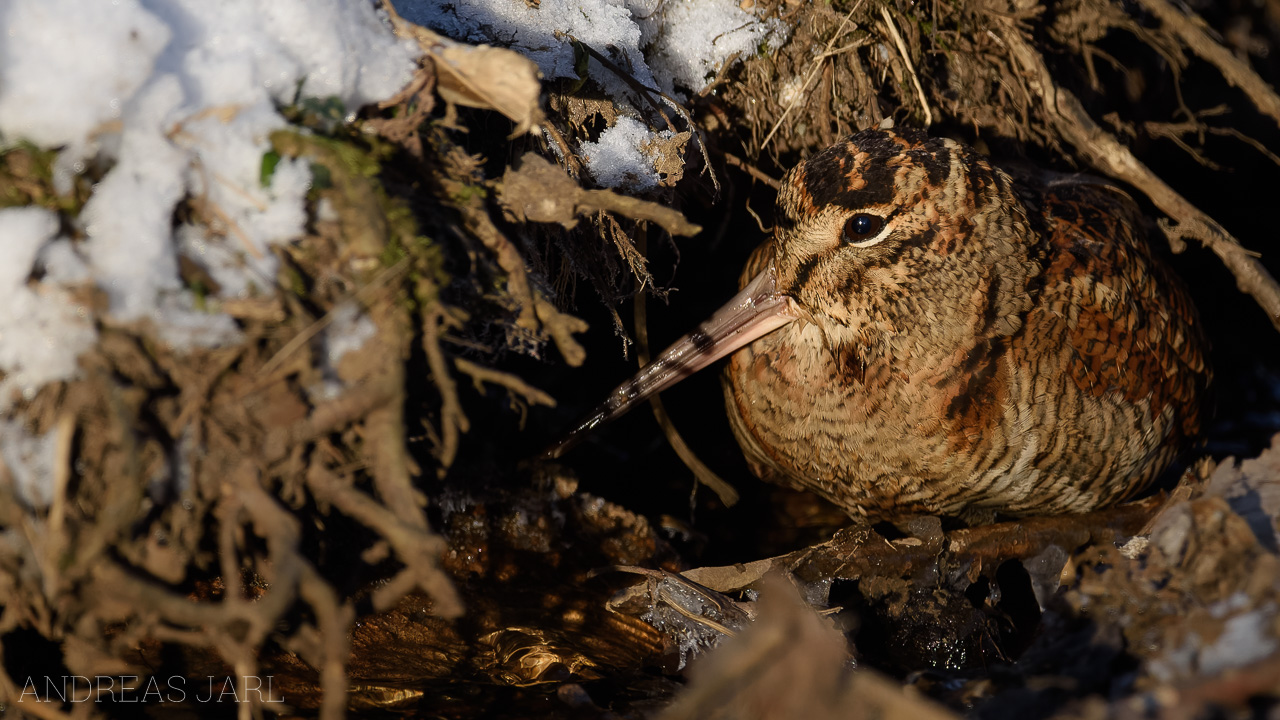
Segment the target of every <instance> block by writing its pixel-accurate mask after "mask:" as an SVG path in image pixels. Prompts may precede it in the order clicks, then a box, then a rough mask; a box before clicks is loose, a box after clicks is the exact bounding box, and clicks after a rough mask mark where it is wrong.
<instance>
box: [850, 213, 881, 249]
mask: <svg viewBox="0 0 1280 720" xmlns="http://www.w3.org/2000/svg"><path fill="white" fill-rule="evenodd" d="M883 229H884V218H882V217H880V216H879V215H871V214H870V213H858V214H857V215H854V216H853V217H851V218H849V219H848V220H847V221H845V224H844V239H845V241H846V242H852V243H856V242H862V241H863V240H870V239H871V238H873V237H875V236H876V234H877V233H879V232H880V231H881V230H883Z"/></svg>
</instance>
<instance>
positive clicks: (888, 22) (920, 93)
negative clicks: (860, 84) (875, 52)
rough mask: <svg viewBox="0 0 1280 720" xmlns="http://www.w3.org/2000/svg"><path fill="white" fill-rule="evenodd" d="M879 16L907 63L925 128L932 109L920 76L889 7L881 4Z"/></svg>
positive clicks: (930, 119)
mask: <svg viewBox="0 0 1280 720" xmlns="http://www.w3.org/2000/svg"><path fill="white" fill-rule="evenodd" d="M880 16H881V17H883V18H884V24H885V26H886V27H888V28H889V36H890V37H892V38H893V43H894V44H895V45H897V46H898V54H899V55H901V56H902V62H904V63H906V65H907V75H909V76H910V77H911V84H912V85H914V86H915V89H916V96H917V97H919V98H920V107H921V108H922V109H923V110H924V126H925V127H926V128H927V127H929V126H930V125H932V124H933V111H932V110H930V109H929V100H928V99H926V98H925V96H924V88H922V87H920V77H919V76H918V75H916V66H915V63H913V62H911V53H909V52H907V44H906V43H905V42H903V40H902V35H901V34H900V33H899V32H898V25H897V24H896V23H894V22H893V16H892V15H890V14H889V8H887V7H885V6H884V5H881V6H880Z"/></svg>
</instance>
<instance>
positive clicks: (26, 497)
mask: <svg viewBox="0 0 1280 720" xmlns="http://www.w3.org/2000/svg"><path fill="white" fill-rule="evenodd" d="M57 446H58V430H57V429H56V428H55V429H53V430H50V431H49V432H47V433H45V434H43V435H32V434H31V433H29V432H27V428H26V426H25V425H23V423H22V421H20V420H3V419H0V461H3V462H4V465H5V467H6V468H8V469H9V476H10V477H11V478H13V484H14V490H15V491H16V494H17V496H18V501H19V502H21V503H22V504H24V505H26V506H27V508H28V509H31V510H43V509H45V508H47V507H49V504H50V503H52V502H53V472H54V465H55V464H56V462H57V458H56V457H55V455H54V453H55V451H56V449H57Z"/></svg>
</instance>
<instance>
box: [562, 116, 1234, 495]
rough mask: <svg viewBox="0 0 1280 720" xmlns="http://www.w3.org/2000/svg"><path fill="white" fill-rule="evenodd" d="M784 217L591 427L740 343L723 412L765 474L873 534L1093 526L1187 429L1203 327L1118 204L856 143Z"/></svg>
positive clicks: (972, 161)
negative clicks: (867, 523)
mask: <svg viewBox="0 0 1280 720" xmlns="http://www.w3.org/2000/svg"><path fill="white" fill-rule="evenodd" d="M778 210H779V212H778V217H777V227H776V230H775V233H774V237H773V238H772V239H771V240H770V241H768V242H766V243H765V244H764V245H762V246H761V247H760V248H759V249H757V250H756V252H755V254H754V255H753V256H752V259H751V261H750V262H749V263H748V266H747V268H746V270H745V272H744V274H743V281H742V282H743V287H744V292H743V293H742V294H740V295H739V296H738V297H737V298H735V299H734V301H732V302H731V303H730V304H729V305H728V306H726V308H725V310H722V311H721V312H720V313H718V314H717V316H716V317H715V318H713V319H712V320H711V321H709V322H708V323H704V326H703V327H701V328H700V329H699V330H697V331H695V332H694V333H692V334H691V335H690V336H689V337H687V338H686V339H685V340H684V341H682V343H678V344H677V345H676V346H673V348H672V350H670V351H669V352H668V353H666V354H664V356H663V357H660V358H659V359H658V360H657V361H655V367H653V368H647V369H646V370H645V371H642V372H641V374H640V375H638V376H637V378H635V379H633V380H632V381H631V382H629V383H627V384H625V385H623V386H622V387H621V388H619V390H618V391H617V392H616V393H615V394H614V396H613V397H611V398H610V403H609V404H607V406H606V408H605V409H604V411H603V412H602V413H598V414H597V417H596V420H595V421H593V422H590V423H588V424H586V426H590V425H593V424H595V422H596V421H599V420H600V419H607V418H608V417H611V416H613V415H616V414H618V413H619V412H621V411H622V410H625V408H626V407H628V406H629V405H630V404H632V403H633V402H634V401H635V400H636V399H638V398H639V397H642V396H644V395H645V394H648V393H649V392H652V391H656V390H657V389H661V388H662V387H665V386H667V385H669V384H670V383H671V382H674V380H676V379H679V378H680V377H683V376H684V375H686V374H688V372H691V371H692V369H696V368H697V367H701V366H703V365H705V364H707V362H709V360H707V358H712V357H717V356H722V355H724V354H726V353H727V352H728V351H729V350H732V349H736V348H739V347H741V349H737V352H735V353H734V354H733V355H732V357H731V359H730V361H729V363H728V367H727V368H726V370H725V395H726V402H727V407H728V411H729V417H730V421H731V423H732V425H733V430H734V433H735V435H736V436H737V438H738V441H739V443H740V444H741V445H742V447H743V450H744V451H745V453H746V455H747V458H748V460H749V461H750V463H751V466H752V469H753V470H754V471H755V472H756V474H758V475H760V476H761V477H763V478H765V479H768V480H771V481H775V482H781V483H785V484H789V485H793V486H796V487H800V488H805V489H809V490H813V491H815V492H817V493H819V494H820V495H822V496H824V497H826V498H827V499H829V500H831V501H832V502H834V503H836V504H837V505H840V506H841V507H843V508H845V509H846V510H847V511H849V512H851V513H855V514H862V513H866V514H872V515H881V516H882V515H894V514H906V513H916V512H930V513H951V514H955V513H964V514H972V513H979V514H980V513H983V512H992V511H998V512H1003V513H1009V514H1044V513H1060V512H1083V511H1087V510H1091V509H1094V508H1097V507H1100V506H1104V505H1107V504H1110V503H1113V502H1117V501H1119V500H1122V499H1124V498H1126V497H1129V496H1131V495H1132V494H1134V493H1135V492H1138V491H1139V490H1141V489H1142V488H1143V487H1145V486H1146V485H1148V484H1149V483H1150V482H1151V480H1152V479H1153V478H1154V477H1155V476H1156V475H1157V474H1158V473H1160V472H1161V471H1162V470H1163V469H1165V468H1166V467H1167V466H1168V465H1169V463H1170V462H1171V461H1172V459H1173V457H1174V456H1175V455H1176V453H1177V452H1178V451H1179V449H1180V448H1181V447H1183V446H1184V444H1185V443H1186V441H1187V440H1188V439H1190V438H1192V437H1193V436H1194V435H1195V434H1196V433H1197V432H1198V431H1199V428H1200V422H1201V410H1200V406H1201V399H1202V396H1203V394H1204V389H1205V387H1206V386H1207V385H1208V383H1209V379H1210V371H1209V367H1208V363H1207V358H1206V343H1205V340H1204V335H1203V332H1202V330H1201V327H1200V322H1199V319H1198V318H1197V316H1196V313H1195V309H1194V308H1193V307H1192V305H1191V303H1190V301H1189V299H1188V298H1187V295H1186V292H1185V290H1184V289H1183V288H1182V286H1181V285H1180V284H1179V283H1178V282H1177V279H1176V278H1174V277H1173V276H1172V274H1171V272H1170V271H1169V270H1168V269H1167V268H1166V267H1165V266H1164V265H1163V264H1162V263H1161V262H1160V260H1159V259H1158V258H1157V257H1155V256H1154V255H1153V254H1152V253H1151V251H1150V249H1149V247H1148V245H1147V243H1146V238H1145V236H1144V234H1143V232H1142V230H1141V228H1142V223H1141V218H1140V216H1139V215H1138V211H1137V209H1136V207H1135V206H1134V204H1133V202H1132V201H1131V200H1130V199H1129V198H1128V197H1127V196H1125V195H1124V194H1123V193H1122V192H1120V191H1119V190H1116V189H1114V188H1111V187H1108V186H1106V185H1104V184H1102V183H1101V182H1100V181H1097V180H1094V179H1090V178H1084V177H1072V176H1052V177H1046V176H1043V175H1032V174H1024V175H1020V176H1019V178H1018V179H1016V180H1015V179H1014V178H1012V177H1011V176H1010V175H1009V174H1006V173H1005V172H1003V171H1001V170H999V169H997V168H995V167H993V166H992V165H991V164H990V163H989V162H988V160H987V159H986V158H984V157H982V156H981V155H979V154H977V153H976V152H975V151H973V150H972V149H970V148H968V147H966V146H964V145H961V144H959V143H956V142H953V141H950V140H945V139H931V138H928V137H926V136H925V135H923V134H921V133H918V132H910V131H907V132H892V131H882V130H869V131H864V132H861V133H858V134H856V135H854V136H852V137H850V138H849V139H847V140H846V141H845V142H842V143H840V144H839V145H836V146H834V147H832V148H828V149H827V150H824V151H823V152H821V153H819V154H817V155H815V156H813V157H812V158H811V159H809V160H808V161H807V162H805V163H804V164H802V165H801V166H799V167H797V168H796V169H794V170H793V171H792V172H791V173H790V174H789V175H788V177H787V178H786V180H785V181H784V183H783V189H782V192H781V193H780V195H779V199H778ZM725 328H728V329H725ZM744 343H745V346H743V345H744ZM586 426H584V427H586Z"/></svg>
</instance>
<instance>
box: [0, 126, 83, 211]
mask: <svg viewBox="0 0 1280 720" xmlns="http://www.w3.org/2000/svg"><path fill="white" fill-rule="evenodd" d="M57 157H58V153H57V152H55V151H52V150H41V149H40V148H38V147H36V146H35V145H32V144H30V143H27V142H19V143H16V144H13V145H10V146H7V147H3V148H0V208H7V207H22V206H25V205H37V206H40V207H44V208H48V209H49V210H54V211H57V212H63V213H66V214H68V215H77V214H79V213H80V208H82V207H83V206H84V203H85V201H86V200H88V198H89V183H88V181H86V180H85V179H84V178H82V177H77V178H75V180H74V183H73V186H72V191H71V193H70V194H69V195H60V194H58V192H57V190H56V189H54V186H53V164H54V161H55V160H56V159H57Z"/></svg>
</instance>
